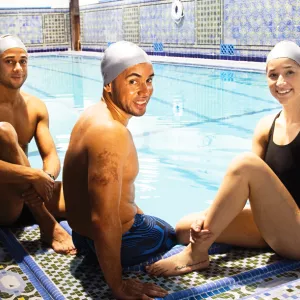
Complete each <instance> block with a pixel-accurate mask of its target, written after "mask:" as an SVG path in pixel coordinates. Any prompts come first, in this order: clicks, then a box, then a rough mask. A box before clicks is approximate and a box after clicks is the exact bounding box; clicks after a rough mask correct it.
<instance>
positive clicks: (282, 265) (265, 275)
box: [0, 222, 300, 299]
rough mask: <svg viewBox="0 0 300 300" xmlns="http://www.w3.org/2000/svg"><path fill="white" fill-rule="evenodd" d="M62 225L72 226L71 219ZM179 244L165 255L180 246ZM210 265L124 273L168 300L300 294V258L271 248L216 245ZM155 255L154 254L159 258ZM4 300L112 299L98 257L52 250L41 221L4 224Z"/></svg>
mask: <svg viewBox="0 0 300 300" xmlns="http://www.w3.org/2000/svg"><path fill="white" fill-rule="evenodd" d="M62 225H63V226H64V227H65V228H66V229H67V230H68V231H69V227H68V224H67V223H66V222H62ZM181 249H182V247H178V246H177V247H175V248H173V249H172V250H171V251H169V253H167V254H165V255H164V257H165V256H168V255H172V254H174V253H177V252H178V251H180V250H181ZM211 253H215V254H211V265H210V267H209V268H208V269H207V270H205V271H202V272H192V273H190V274H187V275H183V276H177V277H171V278H154V277H150V276H148V275H147V274H146V273H145V272H143V266H142V265H139V266H135V267H132V268H129V269H127V270H125V275H124V277H125V278H133V277H136V278H139V279H140V280H142V281H146V282H154V283H156V284H158V285H160V286H162V287H163V288H165V289H166V290H168V291H169V295H168V296H167V297H165V299H298V298H300V262H298V261H291V260H286V259H283V258H281V257H279V256H278V255H276V254H275V253H274V252H273V251H271V250H257V249H242V248H233V247H229V246H227V245H214V247H212V249H211ZM156 259H157V258H153V261H155V260H156ZM0 299H114V298H113V296H112V294H111V293H110V290H109V288H108V286H107V285H106V284H105V281H104V278H103V275H102V273H101V271H100V269H99V267H98V264H97V262H95V261H87V260H86V259H85V258H84V257H83V256H76V257H74V256H64V255H59V254H56V253H54V251H53V250H52V249H49V248H47V247H45V246H44V245H43V244H42V243H41V242H40V241H39V229H38V226H37V225H34V226H30V227H25V228H14V229H6V228H2V229H0Z"/></svg>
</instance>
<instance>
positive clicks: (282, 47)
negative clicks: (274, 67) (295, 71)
mask: <svg viewBox="0 0 300 300" xmlns="http://www.w3.org/2000/svg"><path fill="white" fill-rule="evenodd" d="M276 58H290V59H292V60H294V61H295V62H296V63H297V64H298V65H300V47H299V46H298V45H297V44H296V43H294V42H291V41H282V42H279V43H277V44H276V45H275V46H274V48H273V49H272V50H271V52H270V53H269V55H268V57H267V64H268V63H269V61H270V60H272V59H276Z"/></svg>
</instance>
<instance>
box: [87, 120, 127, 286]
mask: <svg viewBox="0 0 300 300" xmlns="http://www.w3.org/2000/svg"><path fill="white" fill-rule="evenodd" d="M111 123H112V124H111V126H107V127H106V128H94V129H92V130H90V133H89V136H88V138H87V140H86V144H87V145H88V193H89V202H90V207H91V221H92V228H93V237H94V244H95V248H96V253H97V257H98V261H99V264H100V267H101V269H102V271H103V274H104V277H105V279H106V282H107V284H108V285H109V286H110V288H111V289H112V290H113V291H116V290H118V289H119V288H120V287H121V286H122V267H121V258H120V253H121V240H122V224H121V220H120V215H119V205H120V199H121V189H122V177H123V167H124V163H125V161H126V158H127V156H128V151H129V149H128V148H129V142H128V139H129V137H128V132H127V129H126V128H122V126H121V125H120V124H116V122H115V121H113V122H111Z"/></svg>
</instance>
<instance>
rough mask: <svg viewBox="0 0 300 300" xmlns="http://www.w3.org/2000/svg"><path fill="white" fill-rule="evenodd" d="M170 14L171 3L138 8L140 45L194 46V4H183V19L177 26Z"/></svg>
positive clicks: (190, 2) (191, 2)
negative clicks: (160, 43) (159, 43)
mask: <svg viewBox="0 0 300 300" xmlns="http://www.w3.org/2000/svg"><path fill="white" fill-rule="evenodd" d="M171 12H172V3H171V2H170V3H167V4H153V5H147V6H141V7H140V27H141V29H140V41H141V43H154V42H162V43H167V44H177V45H178V44H183V45H185V44H192V45H193V44H195V2H194V1H186V2H183V13H184V17H183V20H182V21H181V23H179V24H176V23H175V22H174V21H173V20H172V17H171Z"/></svg>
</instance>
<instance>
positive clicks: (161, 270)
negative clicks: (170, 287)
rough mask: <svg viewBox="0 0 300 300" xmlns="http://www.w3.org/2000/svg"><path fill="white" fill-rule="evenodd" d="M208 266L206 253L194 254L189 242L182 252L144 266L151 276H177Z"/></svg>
mask: <svg viewBox="0 0 300 300" xmlns="http://www.w3.org/2000/svg"><path fill="white" fill-rule="evenodd" d="M208 266H209V257H208V253H207V252H204V253H203V252H202V253H199V252H198V253H197V255H194V253H193V251H192V245H191V244H189V245H188V246H187V247H186V248H185V249H184V250H183V251H182V252H180V253H178V254H176V255H174V256H170V257H168V258H166V259H163V260H160V261H158V262H156V263H154V264H152V265H150V266H146V271H147V273H149V274H150V275H153V276H177V275H182V274H186V273H189V272H192V271H196V270H202V269H206V268H207V267H208Z"/></svg>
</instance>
